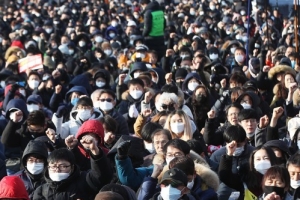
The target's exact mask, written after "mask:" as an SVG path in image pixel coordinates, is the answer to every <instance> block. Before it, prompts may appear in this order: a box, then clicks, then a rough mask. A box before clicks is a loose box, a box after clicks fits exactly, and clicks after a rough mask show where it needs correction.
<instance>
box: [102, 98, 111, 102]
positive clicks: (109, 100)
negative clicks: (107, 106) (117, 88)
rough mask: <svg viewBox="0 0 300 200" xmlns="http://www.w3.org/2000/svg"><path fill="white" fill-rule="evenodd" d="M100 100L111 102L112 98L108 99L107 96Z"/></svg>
mask: <svg viewBox="0 0 300 200" xmlns="http://www.w3.org/2000/svg"><path fill="white" fill-rule="evenodd" d="M100 101H101V102H104V101H107V102H112V99H109V98H107V99H100Z"/></svg>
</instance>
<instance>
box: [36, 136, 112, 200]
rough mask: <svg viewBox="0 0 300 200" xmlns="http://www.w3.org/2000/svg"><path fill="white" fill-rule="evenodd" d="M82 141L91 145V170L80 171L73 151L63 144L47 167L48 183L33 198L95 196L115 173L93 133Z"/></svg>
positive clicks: (89, 147)
mask: <svg viewBox="0 0 300 200" xmlns="http://www.w3.org/2000/svg"><path fill="white" fill-rule="evenodd" d="M80 145H82V146H83V147H84V148H86V149H89V151H88V156H90V163H91V164H90V165H91V170H89V171H88V172H83V171H80V169H79V167H78V166H77V165H76V161H75V160H76V159H75V157H74V155H73V153H72V152H71V151H69V150H68V149H65V148H62V149H57V150H54V151H53V152H52V153H51V154H50V155H49V157H48V169H47V170H46V171H45V179H46V181H47V183H46V184H43V185H41V186H40V187H38V188H37V189H36V190H35V191H34V194H33V199H34V200H38V199H44V198H48V199H49V200H56V199H64V198H65V197H70V196H72V197H74V198H77V199H94V197H95V196H96V194H97V193H98V191H99V190H100V189H101V188H102V187H103V186H104V185H106V184H108V183H109V182H110V180H111V179H112V177H113V172H112V170H111V167H110V164H109V161H108V159H107V158H106V156H105V153H104V152H103V151H102V149H101V148H100V147H98V146H97V141H96V139H95V138H93V137H88V138H82V139H81V141H80Z"/></svg>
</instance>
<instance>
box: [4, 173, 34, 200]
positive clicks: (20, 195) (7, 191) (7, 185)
mask: <svg viewBox="0 0 300 200" xmlns="http://www.w3.org/2000/svg"><path fill="white" fill-rule="evenodd" d="M0 198H1V199H4V198H6V199H18V200H29V197H28V194H27V191H26V188H25V186H24V183H23V181H22V179H21V178H20V177H19V176H6V177H4V178H3V179H2V180H1V182H0Z"/></svg>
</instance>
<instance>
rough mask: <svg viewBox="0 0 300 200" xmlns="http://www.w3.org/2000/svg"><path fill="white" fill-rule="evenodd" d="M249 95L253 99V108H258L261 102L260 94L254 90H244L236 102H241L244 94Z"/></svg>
mask: <svg viewBox="0 0 300 200" xmlns="http://www.w3.org/2000/svg"><path fill="white" fill-rule="evenodd" d="M246 95H248V96H249V97H250V98H251V100H252V108H256V107H257V106H258V105H259V104H260V99H259V96H258V95H257V94H255V93H254V92H251V91H248V92H244V93H243V94H241V95H240V96H239V97H238V98H237V100H236V102H241V101H242V99H243V98H244V96H246Z"/></svg>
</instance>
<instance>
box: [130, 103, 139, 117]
mask: <svg viewBox="0 0 300 200" xmlns="http://www.w3.org/2000/svg"><path fill="white" fill-rule="evenodd" d="M128 115H129V117H131V118H137V117H138V115H139V112H138V110H137V109H136V107H135V104H133V105H131V106H130V107H129V110H128Z"/></svg>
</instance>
